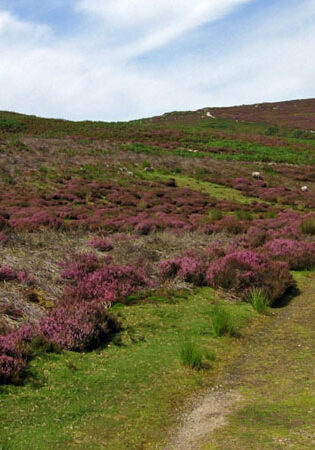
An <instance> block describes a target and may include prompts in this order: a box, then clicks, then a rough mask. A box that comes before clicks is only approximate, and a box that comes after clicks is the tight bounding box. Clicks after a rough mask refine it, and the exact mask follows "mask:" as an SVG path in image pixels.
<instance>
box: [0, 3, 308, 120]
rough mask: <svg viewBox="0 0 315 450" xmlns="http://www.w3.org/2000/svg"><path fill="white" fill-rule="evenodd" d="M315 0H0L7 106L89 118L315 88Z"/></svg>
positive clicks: (1, 95) (1, 84) (0, 100)
mask: <svg viewBox="0 0 315 450" xmlns="http://www.w3.org/2000/svg"><path fill="white" fill-rule="evenodd" d="M314 49H315V0H194V1H192V0H46V1H45V0H0V110H10V111H18V112H23V113H28V114H36V115H39V116H44V117H62V118H66V119H73V120H81V119H91V120H128V119H135V118H140V117H148V116H152V115H157V114H161V113H163V112H166V111H173V110H188V109H197V108H201V107H205V106H225V105H234V104H243V103H256V102H263V101H278V100H286V99H295V98H309V97H315V84H314V80H315V57H314Z"/></svg>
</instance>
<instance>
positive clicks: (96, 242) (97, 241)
mask: <svg viewBox="0 0 315 450" xmlns="http://www.w3.org/2000/svg"><path fill="white" fill-rule="evenodd" d="M88 244H89V245H90V246H91V247H94V248H96V249H97V250H99V251H100V252H109V251H110V250H112V249H113V246H112V244H111V242H110V241H109V240H108V239H106V238H99V237H94V238H93V239H91V240H90V241H89V243H88Z"/></svg>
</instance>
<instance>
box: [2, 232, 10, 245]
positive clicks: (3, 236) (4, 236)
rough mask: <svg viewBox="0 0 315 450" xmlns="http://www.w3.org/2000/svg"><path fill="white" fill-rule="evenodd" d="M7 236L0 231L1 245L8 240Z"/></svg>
mask: <svg viewBox="0 0 315 450" xmlns="http://www.w3.org/2000/svg"><path fill="white" fill-rule="evenodd" d="M7 239H8V238H7V236H6V235H5V234H3V233H2V232H1V231H0V244H1V243H4V242H5V241H6V240H7Z"/></svg>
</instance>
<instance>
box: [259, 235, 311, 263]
mask: <svg viewBox="0 0 315 450" xmlns="http://www.w3.org/2000/svg"><path fill="white" fill-rule="evenodd" d="M264 250H265V251H266V252H267V253H268V255H269V256H270V257H272V258H274V259H277V260H281V261H286V262H287V263H288V264H289V266H290V269H292V270H310V269H312V268H313V267H314V266H315V243H314V242H304V241H296V240H292V239H275V240H273V241H270V242H267V244H266V245H265V246H264Z"/></svg>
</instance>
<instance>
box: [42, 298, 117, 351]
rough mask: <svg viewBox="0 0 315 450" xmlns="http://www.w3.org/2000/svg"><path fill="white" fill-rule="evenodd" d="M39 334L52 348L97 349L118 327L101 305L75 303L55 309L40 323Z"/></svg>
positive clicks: (104, 306)
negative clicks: (50, 343)
mask: <svg viewBox="0 0 315 450" xmlns="http://www.w3.org/2000/svg"><path fill="white" fill-rule="evenodd" d="M39 329H40V333H41V334H42V335H43V336H44V337H45V338H46V339H47V340H48V341H50V342H52V343H53V344H56V345H58V346H59V347H61V348H64V349H67V350H73V351H85V350H92V349H94V348H97V347H98V346H99V345H100V344H101V343H103V342H105V341H106V340H108V339H109V338H110V336H111V335H112V334H114V333H116V332H117V331H118V330H119V329H120V327H119V325H118V323H117V322H116V320H115V319H114V318H113V317H112V316H111V315H110V314H109V313H108V310H107V307H106V305H104V304H100V303H97V302H93V303H84V302H81V303H78V304H75V305H72V306H70V307H69V306H60V307H57V308H56V309H54V310H53V311H52V312H51V313H50V314H49V315H48V316H46V317H44V318H43V319H42V320H41V321H40V323H39Z"/></svg>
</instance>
